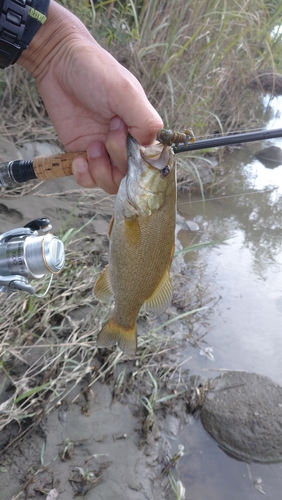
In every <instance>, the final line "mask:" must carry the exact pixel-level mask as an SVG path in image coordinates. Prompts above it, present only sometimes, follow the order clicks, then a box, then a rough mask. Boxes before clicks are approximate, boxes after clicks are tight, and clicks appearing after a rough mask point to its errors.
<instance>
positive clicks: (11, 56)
mask: <svg viewBox="0 0 282 500" xmlns="http://www.w3.org/2000/svg"><path fill="white" fill-rule="evenodd" d="M49 2H50V0H40V1H38V0H20V1H19V0H2V1H1V0H0V68H6V67H8V66H10V65H11V64H14V63H15V62H16V61H17V59H18V58H19V57H20V54H21V53H22V52H23V51H24V50H25V49H26V48H27V47H28V45H29V43H30V41H31V40H32V39H33V37H34V35H35V34H36V32H37V31H38V30H39V28H40V26H41V25H42V24H43V23H44V22H45V20H46V13H47V11H48V6H49Z"/></svg>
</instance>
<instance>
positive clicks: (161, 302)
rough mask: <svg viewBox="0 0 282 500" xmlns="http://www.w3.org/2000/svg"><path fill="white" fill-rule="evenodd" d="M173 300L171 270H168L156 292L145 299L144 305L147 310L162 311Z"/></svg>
mask: <svg viewBox="0 0 282 500" xmlns="http://www.w3.org/2000/svg"><path fill="white" fill-rule="evenodd" d="M171 300H172V286H171V281H170V276H169V272H168V271H166V272H165V273H164V275H163V278H162V279H161V281H160V283H159V284H158V286H157V288H156V290H155V291H154V293H153V294H152V295H151V297H149V298H148V299H147V300H146V301H145V303H144V306H145V309H146V311H149V312H154V313H160V312H162V311H164V310H165V309H166V308H167V307H168V306H169V305H170V304H171Z"/></svg>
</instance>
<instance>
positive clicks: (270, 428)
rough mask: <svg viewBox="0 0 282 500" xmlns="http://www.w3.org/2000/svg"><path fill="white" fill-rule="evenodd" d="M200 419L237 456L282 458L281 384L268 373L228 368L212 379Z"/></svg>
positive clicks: (251, 459) (266, 460)
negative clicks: (238, 370)
mask: <svg viewBox="0 0 282 500" xmlns="http://www.w3.org/2000/svg"><path fill="white" fill-rule="evenodd" d="M201 420H202V423H203V426H204V428H205V429H206V431H207V432H208V433H209V434H210V435H211V436H212V437H213V438H214V439H215V440H216V441H217V442H218V443H219V444H220V446H221V447H222V448H223V449H224V450H225V451H226V452H229V453H230V454H231V455H233V456H235V457H236V458H238V459H241V460H244V461H246V462H261V463H271V462H280V461H282V387H280V386H279V385H277V384H275V383H274V382H273V381H272V380H270V379H269V378H268V377H264V376H262V375H257V374H255V373H246V372H228V373H225V374H224V375H222V376H221V377H217V378H216V379H213V380H212V381H211V389H210V390H209V391H208V393H207V396H206V399H205V402H204V404H203V407H202V411H201Z"/></svg>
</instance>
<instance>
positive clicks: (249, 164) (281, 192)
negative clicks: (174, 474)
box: [175, 98, 282, 500]
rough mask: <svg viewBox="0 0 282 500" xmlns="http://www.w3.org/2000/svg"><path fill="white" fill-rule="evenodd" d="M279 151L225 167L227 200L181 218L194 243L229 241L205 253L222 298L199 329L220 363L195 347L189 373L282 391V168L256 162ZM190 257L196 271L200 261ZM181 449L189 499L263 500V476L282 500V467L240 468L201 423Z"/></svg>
mask: <svg viewBox="0 0 282 500" xmlns="http://www.w3.org/2000/svg"><path fill="white" fill-rule="evenodd" d="M265 103H266V101H265ZM266 106H267V107H266V110H265V116H270V119H269V121H268V123H267V128H280V127H282V117H281V116H280V115H279V113H277V112H276V111H275V110H279V109H282V99H281V98H277V99H274V100H273V101H271V103H266ZM275 113H276V116H274V114H275ZM271 145H276V146H279V147H282V139H275V140H269V141H264V142H261V143H253V144H246V145H244V146H242V147H241V148H240V149H237V150H235V151H234V152H233V153H232V154H230V155H229V156H228V157H226V158H225V159H224V160H223V162H222V167H224V171H225V172H226V173H228V175H229V182H228V186H227V188H226V189H225V192H223V193H221V195H220V197H218V196H216V195H214V199H207V200H206V201H205V203H202V201H201V199H200V198H199V197H194V198H192V199H191V203H190V202H187V197H186V196H185V195H180V196H179V207H178V208H179V213H180V214H181V215H182V216H184V217H185V218H186V219H187V220H193V221H195V222H197V223H198V225H199V227H200V230H199V231H198V234H194V237H195V241H194V242H197V241H209V240H217V241H218V240H220V241H223V240H224V242H223V243H221V244H218V245H216V246H213V247H209V248H206V249H205V250H203V251H201V252H204V259H205V260H206V261H207V267H206V271H205V274H206V276H208V280H209V284H210V287H211V288H212V290H213V291H214V295H215V296H216V295H217V297H218V299H219V300H218V301H215V305H214V307H213V309H212V311H211V312H210V313H209V315H208V318H207V321H205V324H204V325H203V326H202V327H201V326H199V333H202V334H205V333H206V334H207V335H206V336H205V341H206V346H210V347H212V349H213V351H212V354H213V356H214V361H212V360H210V359H208V358H207V357H205V356H200V351H199V350H197V349H193V348H192V347H187V349H186V351H185V353H183V359H184V356H185V357H188V356H189V355H190V356H191V357H192V359H190V360H189V362H188V363H187V368H190V369H191V372H192V373H194V374H198V375H200V376H202V377H214V376H217V375H218V374H219V372H217V371H216V370H220V369H223V368H225V369H229V370H232V369H239V370H246V371H248V372H256V373H259V374H262V375H266V376H269V377H271V378H272V379H273V380H274V381H276V382H277V383H280V384H282V166H279V167H277V168H274V169H268V168H266V167H264V166H263V165H262V164H261V163H260V162H259V161H258V160H257V159H256V158H255V157H254V153H255V152H257V151H259V150H260V149H262V148H265V147H268V146H271ZM179 237H180V240H181V243H182V244H183V245H184V246H188V245H189V243H190V241H191V232H189V231H183V230H182V231H181V232H180V233H179ZM202 255H203V254H202ZM186 258H187V265H188V266H189V265H191V264H192V260H191V259H193V258H194V259H195V255H194V256H193V255H191V254H187V257H186ZM196 258H201V256H199V257H196ZM188 364H189V366H188ZM178 443H182V444H183V445H184V446H185V451H186V452H187V455H186V456H184V457H183V458H182V459H181V462H180V464H179V473H180V479H181V480H182V482H183V484H184V486H185V487H186V491H187V494H186V498H191V499H193V500H202V499H205V500H206V499H209V500H213V499H216V500H221V499H225V498H228V499H230V500H239V499H240V500H242V499H247V500H252V499H258V498H261V496H262V494H263V493H262V492H260V491H258V490H257V489H256V488H255V485H254V481H255V478H257V477H260V478H261V479H262V483H261V484H260V486H261V488H262V490H263V491H264V492H265V493H266V494H267V497H268V498H270V499H275V500H276V499H278V498H281V495H282V494H281V491H282V464H273V465H258V464H251V465H250V466H247V465H246V464H244V463H243V462H238V461H236V460H235V459H233V458H231V457H229V456H227V455H226V454H225V453H224V452H223V451H222V450H221V449H220V448H219V447H218V445H217V443H216V442H215V441H213V439H212V438H211V437H210V436H209V435H208V434H206V432H205V431H204V430H203V428H202V426H201V423H200V421H197V422H196V421H194V420H192V427H187V428H185V429H183V431H182V432H181V435H180V436H179V440H178V442H177V443H175V446H176V448H177V445H178ZM248 467H249V468H248Z"/></svg>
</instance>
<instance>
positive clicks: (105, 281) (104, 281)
mask: <svg viewBox="0 0 282 500" xmlns="http://www.w3.org/2000/svg"><path fill="white" fill-rule="evenodd" d="M94 295H95V297H96V298H97V299H98V300H101V301H102V302H108V301H109V300H110V299H111V298H112V296H113V290H112V285H111V282H110V275H109V266H106V267H105V269H104V271H103V272H102V273H101V274H100V276H99V278H98V279H97V281H96V283H95V286H94Z"/></svg>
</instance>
